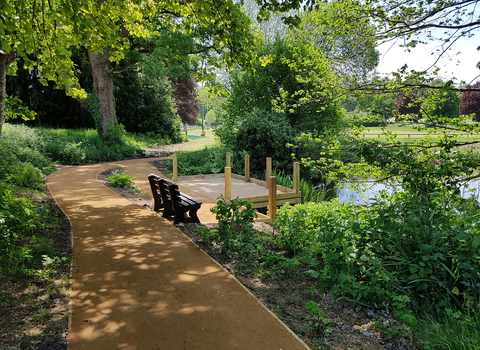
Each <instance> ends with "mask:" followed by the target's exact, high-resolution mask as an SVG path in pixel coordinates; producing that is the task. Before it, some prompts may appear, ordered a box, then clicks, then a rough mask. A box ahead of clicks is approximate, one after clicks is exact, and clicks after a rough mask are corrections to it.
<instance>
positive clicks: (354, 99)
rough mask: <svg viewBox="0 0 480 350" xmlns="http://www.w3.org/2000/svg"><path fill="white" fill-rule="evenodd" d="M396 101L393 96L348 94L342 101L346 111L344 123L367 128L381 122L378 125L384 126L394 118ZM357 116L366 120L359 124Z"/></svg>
mask: <svg viewBox="0 0 480 350" xmlns="http://www.w3.org/2000/svg"><path fill="white" fill-rule="evenodd" d="M396 101H397V98H396V97H395V95H394V94H364V95H362V94H349V95H348V96H347V97H346V98H345V101H344V108H345V109H346V111H347V114H346V118H345V122H346V123H351V124H353V125H356V126H360V125H363V126H365V127H368V126H373V125H372V124H377V123H378V122H379V121H380V120H381V123H382V124H380V125H386V124H387V123H388V122H389V119H391V118H393V117H394V112H395V103H396ZM357 115H359V116H361V117H360V118H361V119H365V118H366V119H367V120H366V121H362V122H360V120H358V119H359V118H358V117H357ZM363 116H365V118H364V117H363Z"/></svg>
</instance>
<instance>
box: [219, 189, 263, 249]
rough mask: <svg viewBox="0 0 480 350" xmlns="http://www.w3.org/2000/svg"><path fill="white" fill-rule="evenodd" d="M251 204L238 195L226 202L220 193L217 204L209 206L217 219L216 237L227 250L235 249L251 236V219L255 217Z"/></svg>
mask: <svg viewBox="0 0 480 350" xmlns="http://www.w3.org/2000/svg"><path fill="white" fill-rule="evenodd" d="M252 208H253V204H252V203H248V202H247V201H243V200H240V199H239V198H238V197H237V198H235V199H232V200H230V203H229V204H228V203H227V202H226V200H225V198H224V197H223V196H222V195H221V196H220V197H219V198H218V202H217V205H216V206H214V207H213V208H211V209H210V210H211V212H212V213H214V214H215V218H216V219H217V221H218V230H217V233H218V237H219V238H220V240H221V241H223V242H224V248H225V249H226V250H227V251H236V250H238V249H239V248H240V247H242V246H243V245H244V243H245V242H246V241H249V240H250V238H251V236H252V232H251V229H252V226H253V219H254V218H255V217H256V214H255V211H254V210H253V209H252Z"/></svg>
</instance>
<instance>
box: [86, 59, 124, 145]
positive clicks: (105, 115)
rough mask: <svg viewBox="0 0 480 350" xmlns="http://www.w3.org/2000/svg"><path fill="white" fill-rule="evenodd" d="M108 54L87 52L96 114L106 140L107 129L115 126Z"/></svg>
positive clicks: (115, 119) (111, 77)
mask: <svg viewBox="0 0 480 350" xmlns="http://www.w3.org/2000/svg"><path fill="white" fill-rule="evenodd" d="M109 57H110V52H109V51H107V52H106V53H91V52H90V51H89V52H88V58H89V60H90V64H91V65H92V77H93V87H94V89H95V96H96V97H97V99H98V103H99V108H98V112H99V113H100V116H101V125H102V135H101V136H102V137H103V138H107V137H108V134H107V130H108V127H112V126H114V125H116V124H117V118H116V116H115V106H114V104H113V76H114V74H113V73H112V72H111V71H110V61H109V60H108V58H109Z"/></svg>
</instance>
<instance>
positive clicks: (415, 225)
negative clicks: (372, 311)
mask: <svg viewBox="0 0 480 350" xmlns="http://www.w3.org/2000/svg"><path fill="white" fill-rule="evenodd" d="M443 203H444V202H441V201H438V198H436V199H434V200H432V202H430V203H426V202H424V201H422V200H421V199H419V198H418V197H417V196H414V195H409V194H408V193H397V194H396V195H395V196H394V197H393V199H392V200H387V199H385V198H383V199H381V200H379V201H377V202H376V203H374V204H373V205H372V206H371V207H370V208H366V207H362V206H355V205H352V204H340V203H338V202H335V201H334V202H324V203H321V204H311V203H310V204H305V205H297V206H295V207H289V206H284V207H282V208H281V209H280V210H279V211H278V213H277V218H276V227H277V231H278V244H279V246H280V247H282V248H283V249H285V250H286V251H287V252H289V254H291V255H294V256H309V257H310V258H311V259H315V260H317V261H318V263H319V265H318V266H319V268H318V269H316V270H315V271H310V275H312V276H313V277H316V278H318V279H319V280H320V281H321V282H322V283H323V284H325V285H328V286H330V287H332V288H333V291H334V294H336V295H337V296H338V297H340V296H341V297H342V298H346V299H349V300H353V301H355V302H357V303H359V304H363V305H370V306H374V307H378V308H387V309H392V310H393V311H394V314H395V316H396V317H398V318H399V319H400V320H402V321H403V322H407V323H411V324H414V323H415V322H416V321H415V318H414V317H413V313H412V310H414V309H416V310H418V309H421V308H424V307H425V303H429V304H430V305H432V306H435V307H445V306H446V305H454V306H456V307H457V308H458V309H461V308H462V307H463V306H464V305H479V303H480V282H479V280H478V276H479V274H480V253H479V251H478V247H479V246H480V229H479V227H480V225H479V220H480V209H479V207H478V204H472V202H471V201H465V203H463V206H460V207H458V206H457V207H456V208H453V207H452V208H448V207H445V206H444V205H443Z"/></svg>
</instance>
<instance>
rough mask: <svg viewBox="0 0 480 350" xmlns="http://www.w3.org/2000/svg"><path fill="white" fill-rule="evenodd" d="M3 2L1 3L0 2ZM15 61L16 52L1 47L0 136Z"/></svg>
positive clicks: (0, 134)
mask: <svg viewBox="0 0 480 350" xmlns="http://www.w3.org/2000/svg"><path fill="white" fill-rule="evenodd" d="M0 4H1V3H0ZM14 61H15V52H13V51H10V52H5V51H4V50H1V49H0V136H2V129H3V123H4V122H5V95H6V87H7V71H8V67H10V65H11V64H12V63H13V62H14Z"/></svg>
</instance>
